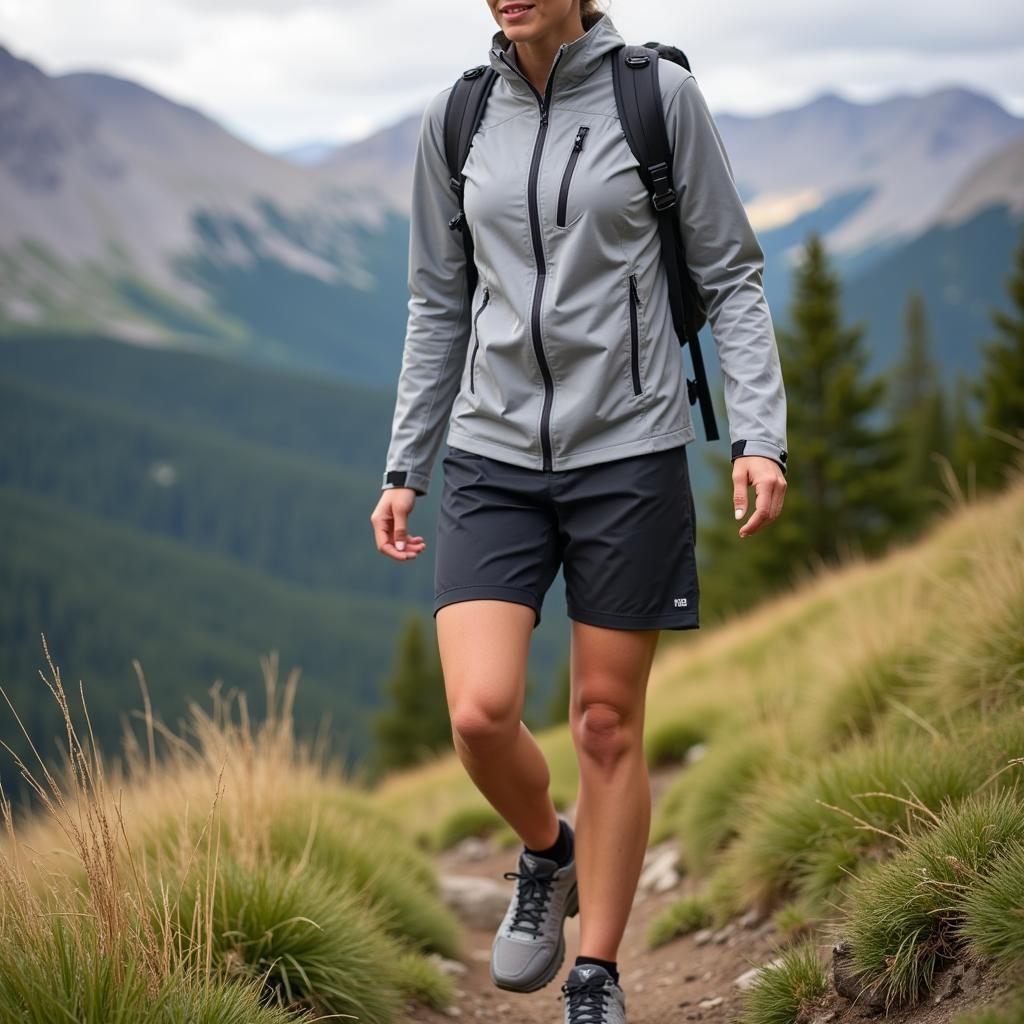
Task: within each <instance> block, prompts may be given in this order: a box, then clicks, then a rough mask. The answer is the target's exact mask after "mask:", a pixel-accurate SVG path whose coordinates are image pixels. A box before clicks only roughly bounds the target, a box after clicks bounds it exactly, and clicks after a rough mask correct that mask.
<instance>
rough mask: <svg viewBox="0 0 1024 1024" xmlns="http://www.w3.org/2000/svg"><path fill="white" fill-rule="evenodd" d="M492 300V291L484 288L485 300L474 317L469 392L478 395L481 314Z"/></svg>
mask: <svg viewBox="0 0 1024 1024" xmlns="http://www.w3.org/2000/svg"><path fill="white" fill-rule="evenodd" d="M490 300H491V291H490V289H489V288H484V300H483V302H481V303H480V308H479V309H478V310H477V311H476V316H475V317H473V339H474V341H473V354H472V356H470V359H469V390H470V391H471V392H473V394H476V354H477V351H478V350H479V348H480V328H479V323H480V314H481V313H482V312H483V311H484V309H486V307H487V303H488V302H490Z"/></svg>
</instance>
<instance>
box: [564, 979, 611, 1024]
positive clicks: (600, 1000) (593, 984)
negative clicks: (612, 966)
mask: <svg viewBox="0 0 1024 1024" xmlns="http://www.w3.org/2000/svg"><path fill="white" fill-rule="evenodd" d="M606 981H607V975H600V976H597V977H594V978H588V979H587V980H586V981H575V982H570V981H566V982H565V983H564V984H563V985H562V995H563V997H565V998H567V999H568V1000H569V1020H570V1022H571V1024H601V1022H602V1021H603V1020H604V1016H605V1009H606V1007H607V1000H608V988H607V986H606V985H605V982H606Z"/></svg>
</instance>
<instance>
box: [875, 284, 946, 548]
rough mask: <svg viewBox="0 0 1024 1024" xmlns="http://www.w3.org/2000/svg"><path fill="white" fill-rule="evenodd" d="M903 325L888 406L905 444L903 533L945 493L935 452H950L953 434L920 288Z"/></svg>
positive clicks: (909, 299) (910, 530) (916, 525)
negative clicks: (906, 496) (907, 500)
mask: <svg viewBox="0 0 1024 1024" xmlns="http://www.w3.org/2000/svg"><path fill="white" fill-rule="evenodd" d="M904 324H905V329H906V335H905V341H904V347H903V352H902V356H901V359H900V360H899V361H898V362H897V364H896V365H895V366H894V367H893V369H892V371H891V377H890V379H891V386H890V389H889V401H888V406H889V417H890V420H891V422H892V423H893V424H894V426H895V428H896V430H897V432H898V434H899V438H900V445H901V447H902V474H903V481H904V486H905V487H906V488H907V492H908V494H909V496H910V498H911V501H912V511H911V513H910V514H909V515H908V516H907V517H906V518H905V519H904V520H903V522H902V528H901V531H900V532H901V533H903V534H910V533H913V532H914V531H915V530H917V529H918V528H919V527H920V526H921V525H922V524H923V523H924V522H925V521H926V520H927V518H928V517H929V516H930V515H931V514H932V512H933V511H934V510H935V508H936V499H937V498H939V497H941V494H942V491H941V490H940V489H939V485H940V482H941V476H940V473H939V467H938V465H937V463H936V462H935V459H934V458H933V454H934V453H938V454H940V455H946V456H947V457H948V456H949V455H950V451H949V448H950V436H949V427H948V424H947V416H946V397H945V391H944V389H943V386H942V381H941V379H940V377H939V374H938V371H937V369H936V367H935V364H934V362H933V361H932V358H931V337H930V332H929V329H928V316H927V312H926V310H925V305H924V297H923V295H922V294H921V290H920V289H919V288H916V287H915V288H913V289H911V291H910V294H909V295H908V296H907V304H906V311H905V314H904Z"/></svg>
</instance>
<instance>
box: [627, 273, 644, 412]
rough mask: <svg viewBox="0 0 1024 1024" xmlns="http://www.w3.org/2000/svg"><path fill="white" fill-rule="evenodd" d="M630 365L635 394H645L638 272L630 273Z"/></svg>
mask: <svg viewBox="0 0 1024 1024" xmlns="http://www.w3.org/2000/svg"><path fill="white" fill-rule="evenodd" d="M629 366H630V369H631V370H632V373H633V394H634V395H640V394H643V386H642V384H641V383H640V290H639V288H638V287H637V283H636V274H630V275H629Z"/></svg>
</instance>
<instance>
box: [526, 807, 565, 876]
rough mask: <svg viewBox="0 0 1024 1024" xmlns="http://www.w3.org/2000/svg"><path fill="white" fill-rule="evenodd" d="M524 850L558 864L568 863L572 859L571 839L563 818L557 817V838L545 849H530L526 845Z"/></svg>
mask: <svg viewBox="0 0 1024 1024" xmlns="http://www.w3.org/2000/svg"><path fill="white" fill-rule="evenodd" d="M526 850H527V852H528V853H532V854H534V856H536V857H546V858H547V859H548V860H553V861H557V863H558V864H559V866H562V865H565V864H568V863H569V861H571V860H572V853H573V841H572V838H571V837H570V835H569V828H568V825H567V824H566V822H565V820H564V819H563V818H559V819H558V838H557V839H556V840H555V841H554V843H552V845H551V846H549V847H548V848H547V849H546V850H531V849H530V847H528V846H527V847H526Z"/></svg>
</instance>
